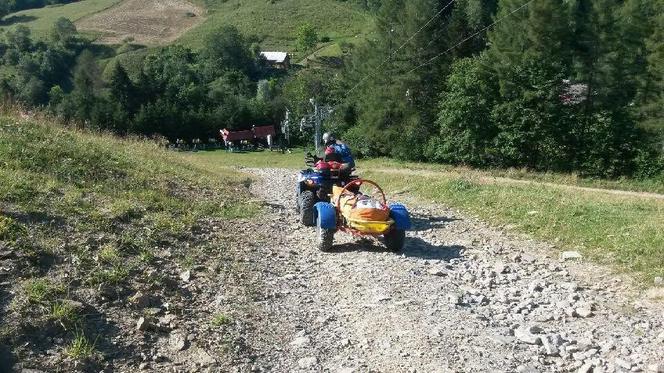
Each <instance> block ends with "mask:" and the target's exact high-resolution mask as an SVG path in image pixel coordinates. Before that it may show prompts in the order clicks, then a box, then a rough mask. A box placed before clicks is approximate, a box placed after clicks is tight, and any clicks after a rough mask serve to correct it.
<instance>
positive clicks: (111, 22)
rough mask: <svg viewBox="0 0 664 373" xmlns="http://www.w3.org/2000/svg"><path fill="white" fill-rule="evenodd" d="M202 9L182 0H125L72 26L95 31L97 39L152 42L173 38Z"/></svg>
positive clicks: (195, 21)
mask: <svg viewBox="0 0 664 373" xmlns="http://www.w3.org/2000/svg"><path fill="white" fill-rule="evenodd" d="M204 12H205V11H204V10H203V9H202V8H200V7H198V6H196V5H194V4H192V3H191V2H189V1H186V0H125V1H123V2H121V3H120V4H119V5H117V6H115V7H112V8H109V9H107V10H105V11H103V12H100V13H97V14H94V15H92V16H90V17H86V18H84V19H82V20H80V21H79V22H77V24H76V26H77V27H78V29H79V30H81V31H91V32H99V33H101V34H102V36H101V37H100V38H99V39H98V40H97V41H98V42H100V43H105V44H116V43H120V42H122V41H124V40H127V39H129V40H132V42H133V43H138V44H145V45H154V44H166V43H170V42H172V41H174V40H175V39H177V38H178V37H180V36H181V35H182V34H184V33H185V32H186V31H188V30H189V29H191V28H193V27H195V26H197V25H198V24H200V23H201V22H202V21H203V20H204Z"/></svg>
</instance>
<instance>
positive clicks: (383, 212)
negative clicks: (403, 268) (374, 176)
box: [315, 179, 411, 252]
mask: <svg viewBox="0 0 664 373" xmlns="http://www.w3.org/2000/svg"><path fill="white" fill-rule="evenodd" d="M365 184H366V185H370V186H372V187H375V188H376V189H377V190H378V192H379V195H380V197H379V198H380V199H382V200H378V201H373V203H374V206H376V207H375V208H371V209H367V210H369V212H370V214H369V215H366V214H365V217H363V216H361V215H360V214H357V213H355V211H356V209H357V208H358V205H359V204H361V203H362V201H363V198H365V196H364V195H363V194H362V193H360V191H359V189H360V187H361V186H362V185H365ZM364 200H366V199H364ZM315 207H316V229H317V233H318V248H319V249H320V250H321V251H329V250H330V249H331V248H332V244H333V243H334V234H335V233H336V232H338V231H341V232H346V233H350V234H352V235H354V236H360V237H361V236H374V237H382V238H383V241H384V243H385V246H386V247H387V248H388V249H389V250H390V251H393V252H399V251H401V250H402V249H403V247H404V244H405V239H406V231H407V230H410V229H411V221H410V215H409V214H408V210H406V207H405V206H403V205H401V204H398V203H393V204H390V205H388V204H387V201H386V198H385V193H384V192H383V190H382V189H381V188H380V186H378V184H376V183H374V182H373V181H370V180H362V179H357V180H353V181H351V182H349V183H348V184H346V185H345V186H344V187H343V188H339V187H337V188H335V190H334V193H333V196H332V202H331V203H330V202H318V203H316V205H315ZM371 210H375V211H374V212H372V211H371ZM366 216H368V217H366Z"/></svg>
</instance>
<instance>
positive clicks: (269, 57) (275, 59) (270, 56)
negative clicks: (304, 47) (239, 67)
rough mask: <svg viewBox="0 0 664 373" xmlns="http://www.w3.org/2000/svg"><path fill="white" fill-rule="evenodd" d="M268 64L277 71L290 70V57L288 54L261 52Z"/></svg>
mask: <svg viewBox="0 0 664 373" xmlns="http://www.w3.org/2000/svg"><path fill="white" fill-rule="evenodd" d="M261 57H263V58H265V61H267V64H268V65H270V66H271V67H274V68H277V69H288V68H289V67H290V55H289V54H288V53H286V52H261Z"/></svg>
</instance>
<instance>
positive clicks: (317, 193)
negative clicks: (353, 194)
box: [296, 153, 357, 227]
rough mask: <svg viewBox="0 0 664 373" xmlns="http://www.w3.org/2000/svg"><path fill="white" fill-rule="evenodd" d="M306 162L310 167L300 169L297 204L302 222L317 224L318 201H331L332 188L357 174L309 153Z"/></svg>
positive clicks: (308, 224)
mask: <svg viewBox="0 0 664 373" xmlns="http://www.w3.org/2000/svg"><path fill="white" fill-rule="evenodd" d="M305 163H306V165H307V166H309V168H308V169H306V170H302V171H300V174H299V175H298V180H297V189H296V193H297V194H296V205H297V210H298V213H299V214H300V222H301V223H302V224H303V225H305V226H307V227H313V226H315V225H316V215H315V209H316V208H315V205H316V203H318V202H329V201H330V194H331V193H332V188H333V187H334V186H335V185H336V186H339V187H343V186H345V185H347V184H348V183H349V182H351V181H353V180H357V176H355V175H352V172H351V173H348V174H346V173H344V172H342V171H341V164H340V163H338V162H334V161H329V162H328V161H325V160H323V159H321V158H318V157H316V156H315V155H312V154H311V153H307V155H306V157H305Z"/></svg>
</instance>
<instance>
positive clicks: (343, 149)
mask: <svg viewBox="0 0 664 373" xmlns="http://www.w3.org/2000/svg"><path fill="white" fill-rule="evenodd" d="M323 142H324V143H325V147H326V149H325V154H326V158H327V156H330V155H334V156H336V157H337V158H338V159H339V162H340V163H341V171H342V172H346V173H349V174H350V172H351V171H353V169H354V168H355V160H354V159H353V154H352V153H351V151H350V148H349V147H348V145H346V144H344V143H343V142H341V141H339V140H337V138H336V137H335V136H334V135H333V134H332V133H330V132H326V133H325V134H324V135H323Z"/></svg>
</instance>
